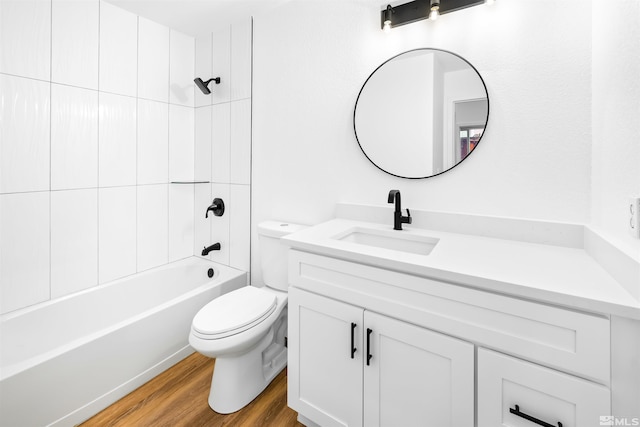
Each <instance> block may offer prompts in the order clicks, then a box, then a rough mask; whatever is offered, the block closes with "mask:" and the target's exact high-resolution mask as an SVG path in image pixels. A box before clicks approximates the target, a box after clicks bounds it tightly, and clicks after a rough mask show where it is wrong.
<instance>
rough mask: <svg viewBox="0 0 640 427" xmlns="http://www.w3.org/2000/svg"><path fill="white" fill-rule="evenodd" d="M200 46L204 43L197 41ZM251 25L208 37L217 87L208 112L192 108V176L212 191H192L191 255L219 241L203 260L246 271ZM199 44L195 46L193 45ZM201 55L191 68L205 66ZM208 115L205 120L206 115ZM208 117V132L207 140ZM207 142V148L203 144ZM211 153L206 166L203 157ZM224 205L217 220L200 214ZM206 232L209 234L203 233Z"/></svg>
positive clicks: (248, 22)
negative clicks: (213, 204)
mask: <svg viewBox="0 0 640 427" xmlns="http://www.w3.org/2000/svg"><path fill="white" fill-rule="evenodd" d="M201 43H202V45H204V44H205V42H201ZM251 43H252V34H251V20H246V21H243V22H241V23H239V24H234V25H232V26H230V27H224V28H221V29H219V30H217V31H216V32H214V33H212V41H211V58H212V68H213V72H212V76H218V75H219V76H220V77H221V78H222V83H221V84H220V85H216V86H214V87H213V88H212V89H213V93H212V95H211V97H212V102H213V105H212V106H211V107H199V108H196V144H195V174H196V178H198V179H201V178H202V179H204V177H205V176H207V172H210V176H211V181H212V184H211V187H210V190H209V188H206V187H205V186H197V187H196V190H195V191H196V193H195V240H194V254H195V255H196V256H199V255H200V253H201V251H202V247H203V246H208V245H211V244H213V243H215V242H220V244H221V250H220V251H214V252H211V253H210V254H209V255H208V256H207V258H209V259H211V260H214V261H216V262H220V263H222V264H227V265H231V266H232V267H236V268H240V269H245V270H247V271H249V268H250V223H251V186H250V184H251ZM197 44H198V43H197ZM203 51H204V48H198V49H197V53H196V54H197V55H205V58H204V59H202V60H200V59H199V58H196V63H197V64H198V63H201V62H202V63H206V60H208V56H207V55H206V53H203ZM209 112H210V115H209ZM209 118H210V123H211V127H210V129H211V133H210V136H208V135H207V131H208V128H207V125H206V123H207V120H208V119H209ZM207 140H209V142H210V144H207ZM207 150H210V151H209V153H210V155H211V156H210V163H209V164H207V162H206V160H205V157H206V155H207V154H208V152H207ZM215 197H220V198H222V199H223V200H224V201H225V206H226V212H225V214H224V215H223V216H222V217H215V216H212V215H210V217H209V218H208V219H205V218H204V214H203V213H204V211H205V210H206V208H207V207H208V206H209V204H211V202H212V200H213V198H215ZM207 233H209V234H207Z"/></svg>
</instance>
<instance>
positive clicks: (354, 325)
mask: <svg viewBox="0 0 640 427" xmlns="http://www.w3.org/2000/svg"><path fill="white" fill-rule="evenodd" d="M355 330H356V324H355V323H353V322H351V358H352V359H353V358H354V354H356V351H358V349H357V348H356V344H355V336H354V335H355Z"/></svg>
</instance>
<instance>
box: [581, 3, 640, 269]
mask: <svg viewBox="0 0 640 427" xmlns="http://www.w3.org/2000/svg"><path fill="white" fill-rule="evenodd" d="M593 10H594V14H593V21H592V22H593V60H592V64H593V86H592V88H593V110H592V121H591V123H592V129H593V149H592V159H593V173H592V175H591V185H592V198H591V211H592V220H593V223H594V225H595V226H597V227H598V228H599V229H600V230H601V231H603V232H604V233H606V235H607V236H609V237H610V238H611V239H612V240H614V241H615V242H616V243H617V244H619V245H621V246H623V247H625V248H628V249H629V251H630V252H631V253H632V254H636V256H637V257H638V258H640V240H638V239H635V238H633V237H631V235H630V234H629V233H628V232H627V225H628V221H629V216H628V206H627V202H628V198H629V196H632V195H635V196H636V197H640V141H639V138H638V132H639V129H640V55H639V54H638V52H640V27H639V26H638V23H639V22H640V3H639V2H638V1H637V0H616V1H614V2H611V3H610V4H607V7H602V3H601V2H596V1H595V0H594V2H593ZM596 10H597V13H596ZM639 280H640V278H639Z"/></svg>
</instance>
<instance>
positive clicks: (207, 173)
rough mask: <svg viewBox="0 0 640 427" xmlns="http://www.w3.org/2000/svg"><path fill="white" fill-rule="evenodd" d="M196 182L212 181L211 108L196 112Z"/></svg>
mask: <svg viewBox="0 0 640 427" xmlns="http://www.w3.org/2000/svg"><path fill="white" fill-rule="evenodd" d="M195 115H196V116H195V120H196V131H195V180H196V181H209V180H211V106H208V107H200V108H196V110H195Z"/></svg>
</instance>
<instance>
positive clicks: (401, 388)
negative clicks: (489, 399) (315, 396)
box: [364, 311, 474, 427]
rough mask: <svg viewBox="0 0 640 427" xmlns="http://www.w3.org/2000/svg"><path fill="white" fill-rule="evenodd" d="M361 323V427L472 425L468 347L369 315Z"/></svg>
mask: <svg viewBox="0 0 640 427" xmlns="http://www.w3.org/2000/svg"><path fill="white" fill-rule="evenodd" d="M364 320H365V328H366V330H365V331H364V332H365V338H364V340H365V345H364V348H365V350H364V352H365V355H364V358H365V362H364V363H365V368H364V395H365V397H364V402H365V409H364V424H365V426H367V427H378V426H382V427H397V426H402V427H414V426H416V427H417V426H421V427H428V426H434V427H435V426H437V427H446V426H452V427H453V426H455V427H459V426H467V427H471V426H473V425H474V347H473V345H472V344H470V343H468V342H464V341H460V340H458V339H455V338H451V337H448V336H446V335H442V334H439V333H436V332H433V331H430V330H427V329H424V328H420V327H417V326H414V325H411V324H408V323H405V322H401V321H398V320H395V319H391V318H389V317H386V316H382V315H379V314H376V313H372V312H369V311H365V314H364ZM370 331H371V332H370ZM367 335H368V341H367ZM367 344H368V345H367ZM368 356H371V357H370V358H369V357H368ZM367 359H369V365H367Z"/></svg>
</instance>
